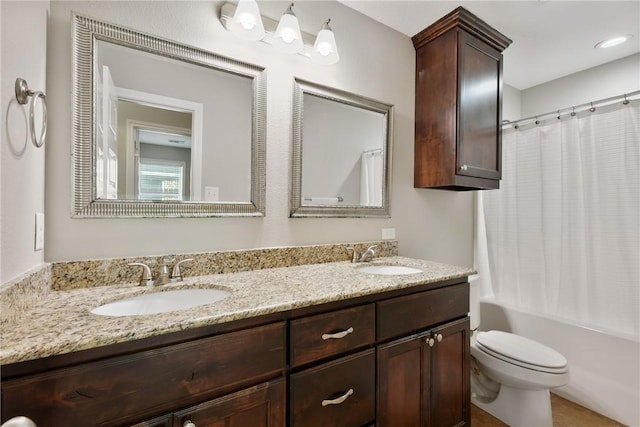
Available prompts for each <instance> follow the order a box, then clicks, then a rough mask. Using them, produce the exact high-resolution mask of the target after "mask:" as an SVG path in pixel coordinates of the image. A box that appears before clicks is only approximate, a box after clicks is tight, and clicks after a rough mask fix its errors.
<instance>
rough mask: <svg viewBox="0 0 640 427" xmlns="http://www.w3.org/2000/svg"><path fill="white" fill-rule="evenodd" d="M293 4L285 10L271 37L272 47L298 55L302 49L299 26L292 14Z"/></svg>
mask: <svg viewBox="0 0 640 427" xmlns="http://www.w3.org/2000/svg"><path fill="white" fill-rule="evenodd" d="M292 8H293V3H291V5H290V6H289V7H288V8H287V10H286V11H285V12H284V14H283V15H282V17H281V18H280V22H278V27H277V28H276V32H275V34H274V36H273V42H272V44H273V47H274V48H275V49H277V50H279V51H280V52H284V53H299V52H301V51H302V49H303V48H304V44H303V42H302V34H300V24H299V23H298V18H296V15H295V14H294V13H293V9H292Z"/></svg>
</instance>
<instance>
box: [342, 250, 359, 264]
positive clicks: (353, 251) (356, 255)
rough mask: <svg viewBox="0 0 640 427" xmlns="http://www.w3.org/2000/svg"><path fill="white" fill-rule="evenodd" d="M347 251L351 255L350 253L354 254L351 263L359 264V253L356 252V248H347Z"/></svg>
mask: <svg viewBox="0 0 640 427" xmlns="http://www.w3.org/2000/svg"><path fill="white" fill-rule="evenodd" d="M345 249H346V251H347V254H348V253H349V251H351V252H352V256H351V262H357V261H358V251H356V248H354V247H353V246H347V247H346V248H345Z"/></svg>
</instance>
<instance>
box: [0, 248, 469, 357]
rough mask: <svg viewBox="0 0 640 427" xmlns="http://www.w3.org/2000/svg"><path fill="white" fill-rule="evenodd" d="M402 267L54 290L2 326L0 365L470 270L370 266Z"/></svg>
mask: <svg viewBox="0 0 640 427" xmlns="http://www.w3.org/2000/svg"><path fill="white" fill-rule="evenodd" d="M375 264H383V265H403V266H408V267H414V268H418V269H420V270H422V271H423V272H422V273H416V274H409V275H391V276H390V275H374V274H368V273H363V272H360V271H358V270H357V268H358V267H360V266H362V265H364V264H361V263H358V264H353V263H349V262H332V263H324V264H311V265H301V266H295V267H286V268H272V269H264V270H255V271H246V272H239V273H225V274H215V275H210V276H197V277H191V278H187V279H185V280H184V281H183V282H179V283H175V284H169V285H164V286H160V287H154V288H145V287H141V286H138V284H137V283H128V284H123V285H112V286H97V287H92V288H87V289H74V290H67V291H52V292H50V293H48V294H47V295H46V298H44V299H43V300H41V301H38V303H37V305H35V307H33V308H31V309H29V310H28V311H27V312H26V313H25V315H24V317H23V318H21V319H19V320H16V321H14V322H10V323H5V324H2V329H0V337H1V347H0V364H3V365H4V364H9V363H15V362H22V361H26V360H32V359H38V358H44V357H48V356H54V355H60V354H65V353H70V352H74V351H79V350H85V349H89V348H94V347H99V346H104V345H109V344H115V343H121V342H126V341H132V340H136V339H141V338H146V337H150V336H156V335H161V334H166V333H169V332H176V331H181V330H185V329H190V328H196V327H200V326H206V325H213V324H217V323H224V322H229V321H233V320H239V319H246V318H250V317H255V316H259V315H264V314H270V313H276V312H281V311H286V310H291V309H295V308H301V307H308V306H312V305H316V304H322V303H327V302H331V301H339V300H344V299H349V298H355V297H359V296H364V295H370V294H375V293H379V292H385V291H390V290H394V289H402V288H408V287H411V286H416V285H421V284H428V283H435V282H440V281H443V280H447V279H455V278H461V277H465V276H468V275H470V274H473V273H474V271H473V270H472V269H470V268H467V267H458V266H453V265H448V264H440V263H436V262H431V261H423V260H417V259H412V258H404V257H399V256H393V257H387V258H376V259H375V260H374V261H372V262H369V263H366V265H375ZM185 287H187V288H216V287H217V288H223V289H226V290H229V291H231V295H230V296H229V297H228V298H226V299H224V300H222V301H219V302H216V303H214V304H209V305H204V306H199V307H195V308H191V309H186V310H181V311H173V312H168V313H159V314H150V315H143V316H126V317H107V316H100V315H96V314H93V313H91V312H90V310H91V309H93V308H94V307H97V306H99V305H102V304H105V303H108V302H113V301H116V300H119V299H123V298H127V297H130V296H134V295H139V294H143V293H148V292H160V291H163V290H169V289H179V288H185Z"/></svg>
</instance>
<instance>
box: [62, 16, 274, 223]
mask: <svg viewBox="0 0 640 427" xmlns="http://www.w3.org/2000/svg"><path fill="white" fill-rule="evenodd" d="M264 86H265V77H264V69H263V68H260V67H257V66H254V65H250V64H246V63H242V62H239V61H235V60H232V59H229V58H224V57H221V56H218V55H215V54H213V53H211V52H207V51H204V50H201V49H198V48H195V47H191V46H186V45H182V44H179V43H177V42H174V41H170V40H165V39H161V38H158V37H154V36H151V35H148V34H143V33H139V32H136V31H134V30H131V29H127V28H123V27H119V26H116V25H113V24H108V23H105V22H101V21H97V20H94V19H92V18H87V17H84V16H80V15H74V16H73V91H74V92H73V102H74V104H73V107H74V108H73V125H74V126H73V138H74V141H73V143H74V153H73V185H74V191H73V196H74V199H73V214H74V216H75V217H201V216H262V215H264V205H265V203H264V198H265V168H266V165H265V120H266V112H265V108H266V100H265V96H266V95H265V87H264Z"/></svg>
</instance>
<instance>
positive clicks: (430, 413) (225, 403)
mask: <svg viewBox="0 0 640 427" xmlns="http://www.w3.org/2000/svg"><path fill="white" fill-rule="evenodd" d="M468 311H469V287H468V283H467V282H466V278H460V279H451V280H448V281H443V282H439V283H435V284H428V285H418V286H415V287H412V288H408V289H402V290H394V291H389V292H385V293H380V294H375V295H369V296H365V297H358V298H353V299H348V300H343V301H336V302H332V303H326V304H322V305H317V306H313V307H306V308H303V309H298V310H293V311H289V312H284V313H279V314H278V315H276V317H274V315H267V316H264V317H261V318H254V319H253V320H252V321H251V322H250V325H248V326H247V324H246V322H245V323H233V322H231V324H229V325H228V327H226V329H224V328H223V329H222V330H221V329H219V328H218V329H216V331H215V332H212V331H211V329H208V328H207V327H204V328H201V329H202V332H201V334H200V335H199V334H198V332H197V331H194V330H189V331H183V332H178V333H174V334H168V336H169V335H170V338H166V341H164V342H163V339H165V338H163V337H162V336H160V337H158V338H157V339H155V340H153V341H152V342H153V345H152V347H151V348H150V347H149V346H147V347H146V348H142V349H138V350H136V351H132V347H131V346H124V347H123V346H121V345H117V344H116V345H111V346H106V347H102V348H100V349H99V350H98V349H94V350H92V351H91V352H89V353H87V354H89V355H90V357H85V358H84V359H83V358H80V357H78V356H77V355H74V354H73V353H72V354H69V355H61V356H56V360H55V363H52V362H51V361H50V360H47V359H42V362H39V361H31V362H29V363H28V364H27V365H26V367H25V366H15V365H7V366H3V369H2V383H1V387H2V421H6V420H7V419H10V418H12V417H14V416H18V415H24V416H28V417H29V418H31V419H32V420H34V421H35V422H36V424H37V425H38V426H57V425H65V426H82V427H86V426H135V427H203V426H207V427H212V426H213V427H218V426H220V427H223V426H225V427H233V426H238V427H240V426H241V427H254V426H255V427H282V426H292V427H294V426H295V427H298V426H303V427H314V426H323V427H326V426H332V427H340V426H344V427H351V426H353V427H360V426H371V425H376V426H378V427H385V426H392V427H401V426H438V427H441V426H454V425H455V426H463V425H469V416H470V415H469V405H470V401H469V321H468V317H467V314H468ZM181 339H182V341H181ZM16 365H19V364H16Z"/></svg>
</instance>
